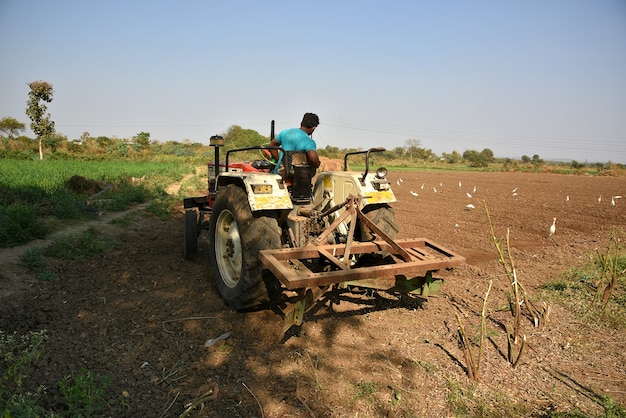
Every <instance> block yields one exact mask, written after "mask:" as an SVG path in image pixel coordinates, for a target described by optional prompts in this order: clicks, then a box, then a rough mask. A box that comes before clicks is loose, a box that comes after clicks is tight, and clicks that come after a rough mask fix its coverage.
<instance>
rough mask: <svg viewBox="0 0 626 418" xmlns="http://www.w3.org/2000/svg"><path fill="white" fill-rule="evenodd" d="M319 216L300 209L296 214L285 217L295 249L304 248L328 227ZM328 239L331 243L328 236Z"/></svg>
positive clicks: (310, 211)
mask: <svg viewBox="0 0 626 418" xmlns="http://www.w3.org/2000/svg"><path fill="white" fill-rule="evenodd" d="M320 215H321V213H320V212H319V211H317V210H310V209H305V208H300V209H299V210H298V211H297V214H290V215H289V216H288V217H287V222H288V223H289V235H290V239H291V241H293V244H294V246H295V247H305V246H306V245H307V244H309V243H310V242H312V241H313V240H315V238H316V237H318V236H319V235H320V234H321V233H322V232H323V231H324V230H325V229H326V228H327V227H328V225H327V223H326V222H324V220H323V219H322V218H321V216H320ZM328 239H329V243H333V242H332V239H333V238H332V236H330V235H329V238H328Z"/></svg>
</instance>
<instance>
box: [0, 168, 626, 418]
mask: <svg viewBox="0 0 626 418" xmlns="http://www.w3.org/2000/svg"><path fill="white" fill-rule="evenodd" d="M390 178H391V180H392V181H393V185H394V190H395V192H396V195H397V197H398V203H397V204H395V206H394V207H395V211H396V220H397V222H398V223H399V225H400V226H401V232H400V234H399V236H398V238H420V237H426V238H429V239H431V240H433V241H434V242H436V243H438V244H440V245H443V246H445V247H447V248H449V249H451V250H453V251H455V252H457V253H459V254H461V255H464V256H465V257H467V264H466V265H464V266H462V267H459V268H457V269H455V270H454V271H452V272H449V273H446V275H445V283H444V286H443V289H442V292H441V294H440V295H439V296H437V297H430V298H429V299H428V300H424V299H421V298H417V297H398V296H397V295H388V294H385V293H376V292H371V291H370V292H367V293H365V294H361V293H354V294H345V295H340V296H337V297H336V298H335V301H336V302H337V301H340V302H341V303H340V304H339V305H333V308H332V309H330V308H329V304H328V302H327V301H326V302H325V303H324V304H323V305H321V306H318V307H317V308H316V309H315V310H314V312H313V313H312V314H311V315H309V316H308V317H307V318H306V323H305V324H304V325H303V327H302V329H301V332H300V333H299V334H297V335H290V336H284V335H283V333H282V322H281V319H280V318H279V316H278V315H276V314H275V313H274V312H272V311H269V310H264V311H259V312H251V313H238V312H233V311H231V310H229V309H227V308H226V307H225V306H224V304H223V302H222V300H221V299H220V297H219V296H218V294H217V290H216V287H215V285H214V284H213V283H212V281H211V280H212V272H211V270H210V267H209V263H208V260H207V254H208V250H207V241H206V237H205V236H204V235H203V236H202V237H201V239H200V245H199V256H198V257H197V259H195V260H194V261H186V260H184V258H183V248H182V242H183V223H182V209H181V212H180V213H178V214H177V215H176V216H174V217H173V218H172V219H171V220H167V221H162V220H159V219H157V218H155V217H153V216H151V215H149V214H147V213H144V212H142V211H137V212H135V214H134V215H128V216H129V217H130V219H131V220H132V222H129V223H122V224H106V225H107V227H106V228H105V229H106V231H107V233H108V234H111V235H112V236H115V237H116V239H117V240H118V242H119V245H118V246H117V247H115V248H113V249H110V250H107V251H106V252H105V253H103V254H101V255H97V256H94V257H92V258H90V259H89V260H88V261H86V262H70V261H68V262H62V263H57V264H55V265H54V268H55V269H56V272H57V274H58V278H57V279H56V280H54V281H49V282H42V281H37V280H35V279H34V278H32V274H31V273H29V272H28V271H27V270H25V269H24V268H23V267H21V266H20V265H19V263H18V262H17V260H16V258H15V257H9V256H7V254H9V252H10V251H9V250H0V328H1V329H3V330H5V331H8V332H12V331H17V332H18V333H25V332H27V331H33V330H40V329H45V330H46V332H47V335H48V340H47V342H46V344H45V351H44V353H43V355H42V357H41V359H40V360H39V361H38V362H37V363H36V364H35V367H34V368H33V371H32V374H31V376H30V378H29V380H28V382H27V384H28V387H30V388H31V389H34V388H35V387H36V386H37V385H45V386H46V387H47V388H48V398H49V399H50V400H51V399H54V394H55V391H56V387H57V384H58V382H59V381H60V380H61V379H62V378H63V377H64V376H67V375H70V374H76V373H79V372H80V370H81V369H82V368H85V369H87V370H90V371H91V372H92V373H94V374H95V375H97V376H104V375H108V376H109V377H110V385H109V388H108V390H107V392H106V395H105V398H106V401H107V406H106V408H105V411H106V413H105V414H104V415H105V416H114V417H160V416H167V417H178V416H180V415H181V414H183V413H184V411H185V410H186V409H187V408H188V406H189V405H190V403H192V402H194V401H198V402H197V403H196V407H195V408H193V409H192V410H191V412H190V413H189V415H188V416H208V417H287V416H289V417H292V416H293V417H298V416H300V417H324V416H328V417H347V416H350V417H357V416H358V417H386V416H389V417H423V416H455V415H463V414H462V413H461V412H459V409H458V407H459V405H462V404H467V405H468V408H470V409H469V410H468V412H467V413H466V415H469V416H476V415H486V416H513V415H525V416H540V415H542V414H547V413H549V412H550V411H562V412H564V411H576V410H579V411H582V412H584V413H585V414H587V415H588V416H597V415H600V414H602V412H603V410H602V409H601V408H600V407H599V405H598V404H597V403H596V402H594V400H593V399H594V398H596V397H598V396H610V397H611V398H612V399H614V400H615V401H616V402H618V403H619V404H621V405H622V406H624V407H626V339H625V338H624V332H623V329H621V330H619V331H613V332H607V331H606V330H603V329H601V328H599V327H598V326H594V325H590V324H587V323H586V322H585V320H584V319H583V318H581V317H579V316H576V315H572V314H571V313H570V312H567V311H566V310H564V309H563V308H561V307H559V306H553V307H552V312H551V315H550V317H549V321H548V322H547V323H546V325H545V326H544V327H543V328H541V329H536V328H534V327H533V326H532V324H531V322H530V321H529V320H528V319H527V318H524V319H523V321H522V332H523V333H524V334H526V336H527V349H526V351H525V354H524V356H523V358H522V360H521V362H520V364H519V366H518V367H517V368H516V369H512V368H511V367H510V365H509V364H508V362H507V360H506V355H505V353H506V351H507V347H506V342H505V337H504V334H503V330H502V326H503V324H507V323H510V322H511V318H510V314H508V313H507V312H506V310H505V309H503V307H505V306H506V305H507V302H506V296H505V292H506V291H507V290H508V289H509V284H508V281H507V278H506V276H504V275H503V270H502V268H501V266H500V265H499V263H498V261H497V253H496V251H495V248H494V245H493V243H492V241H491V236H490V234H489V228H488V224H487V220H486V216H485V214H484V210H483V207H484V203H485V202H486V204H487V206H488V208H489V212H490V214H491V219H492V221H493V224H494V227H495V231H496V236H498V237H504V236H505V233H506V229H507V228H509V229H510V237H511V245H512V255H513V257H514V260H515V263H516V268H517V274H518V277H519V279H520V281H521V282H522V283H523V284H524V286H525V287H526V290H527V291H528V292H529V293H530V294H531V295H532V294H534V293H535V292H539V290H538V288H539V286H540V285H541V284H542V283H545V282H547V281H552V280H555V279H558V278H559V276H560V274H561V272H563V271H565V270H568V269H570V268H572V267H574V266H581V265H583V264H585V263H587V262H588V260H589V255H590V254H593V253H594V251H595V249H596V248H600V249H603V248H604V247H605V245H606V243H607V241H608V239H609V236H610V232H611V229H612V228H613V227H618V228H621V229H622V230H626V199H622V200H619V199H618V200H616V205H615V206H612V205H611V196H615V195H624V196H625V197H626V178H624V177H611V176H602V177H591V176H569V175H554V174H524V173H402V172H396V173H391V174H390ZM400 179H402V181H400ZM422 185H423V187H422ZM474 187H476V189H475V190H474ZM435 189H436V191H435ZM514 190H515V192H514ZM411 192H414V193H416V194H418V196H414V195H413V194H411ZM468 193H469V194H471V195H472V196H471V197H469V195H468ZM600 196H602V199H601V201H599V197H600ZM469 203H472V204H473V205H474V206H475V209H469V210H468V209H467V208H466V205H468V204H469ZM555 217H556V233H555V235H554V236H553V237H548V228H549V226H550V224H551V223H552V220H553V218H555ZM116 225H121V226H116ZM103 226H104V224H103ZM489 280H493V289H492V291H491V294H490V296H489V300H488V309H487V318H488V321H487V328H488V330H489V333H490V335H491V339H490V340H489V341H488V343H487V344H486V345H485V353H484V355H483V359H482V363H481V375H480V379H479V381H478V382H477V383H476V384H473V383H472V382H471V381H470V380H469V379H468V377H467V374H466V368H465V367H466V364H465V360H464V358H463V355H462V351H461V349H460V347H459V342H458V332H457V330H458V325H457V320H456V315H457V314H458V315H459V316H460V317H461V319H462V321H463V322H464V324H465V327H466V329H469V330H473V329H475V328H476V326H477V324H478V321H479V318H480V316H479V315H480V311H481V308H482V301H483V297H484V294H485V292H486V290H487V284H488V282H489ZM226 332H230V333H231V334H230V338H228V339H226V340H224V341H221V342H219V343H217V344H215V345H213V346H211V347H208V348H207V347H205V342H206V341H207V340H208V339H212V338H216V337H218V336H220V335H222V334H224V333H226ZM203 396H204V399H203V398H202V397H203ZM202 400H203V401H202ZM472 408H473V409H472Z"/></svg>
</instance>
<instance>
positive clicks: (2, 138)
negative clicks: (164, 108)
mask: <svg viewBox="0 0 626 418" xmlns="http://www.w3.org/2000/svg"><path fill="white" fill-rule="evenodd" d="M28 86H29V88H30V92H29V93H28V101H27V108H26V115H27V116H28V117H29V118H30V120H31V123H30V128H31V130H32V131H33V132H34V133H35V135H36V138H35V139H32V138H29V137H27V136H24V135H23V132H24V131H25V130H26V124H24V123H22V122H20V121H19V120H17V119H15V118H13V117H9V116H7V117H4V118H2V119H0V133H2V135H0V157H3V158H28V159H31V158H33V157H34V155H37V154H38V156H39V159H42V160H43V159H44V154H46V155H47V158H53V159H70V158H81V159H100V160H106V159H115V158H153V157H155V156H158V155H162V156H175V157H200V158H210V157H211V156H212V155H213V150H212V149H211V148H210V147H209V146H207V145H204V144H201V143H198V142H191V141H190V140H184V141H183V142H177V141H164V142H161V141H156V140H152V139H151V138H150V133H149V132H139V133H138V134H136V135H134V136H133V137H131V138H117V137H107V136H97V137H93V136H91V135H90V134H89V132H84V133H83V134H82V135H81V137H80V138H77V139H72V140H70V139H68V138H67V137H66V136H65V135H63V134H60V133H57V132H56V130H55V124H54V121H53V120H52V117H51V115H50V113H49V112H48V109H47V105H46V104H47V103H50V102H51V101H52V99H53V96H54V89H53V87H52V85H51V84H50V83H48V82H46V81H34V82H32V83H29V84H28ZM222 136H223V137H224V140H225V143H226V150H228V149H232V148H235V147H247V146H252V145H262V144H267V143H269V139H270V138H269V137H265V136H263V135H261V134H259V133H258V132H257V131H254V130H252V129H244V128H242V127H241V126H238V125H233V126H231V127H230V128H229V129H228V130H227V132H225V133H223V134H222ZM351 151H357V149H353V148H343V149H341V148H339V147H333V146H326V147H325V148H321V149H318V153H319V154H320V155H321V156H322V157H327V158H343V155H344V154H345V153H346V152H351ZM379 157H380V158H382V159H384V160H390V161H396V162H398V163H399V164H409V165H410V164H412V163H419V162H438V163H448V164H468V165H470V166H472V167H488V166H489V165H490V164H492V163H496V162H497V163H502V164H504V165H505V166H506V165H515V164H519V163H521V164H525V165H534V166H539V165H542V164H544V160H543V159H542V158H541V157H540V156H539V155H538V154H535V155H533V156H532V157H529V156H527V155H523V156H522V157H521V159H520V160H515V159H511V158H505V159H497V158H496V157H495V156H494V153H493V151H492V150H490V149H489V148H485V149H483V150H482V151H477V150H465V151H464V152H463V153H462V154H461V153H459V152H458V151H452V152H451V153H445V152H444V153H442V155H441V156H439V155H437V154H435V153H434V152H433V151H432V150H431V149H427V148H423V147H421V146H420V140H419V139H407V140H406V141H405V143H404V146H399V147H395V148H393V149H391V150H387V151H385V152H383V153H382V155H379ZM586 165H587V164H585V163H579V162H577V161H572V163H571V166H572V167H573V168H583V167H585V166H586ZM594 165H595V166H598V167H600V168H601V166H603V165H604V164H602V163H599V164H594Z"/></svg>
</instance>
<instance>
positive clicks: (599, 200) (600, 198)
mask: <svg viewBox="0 0 626 418" xmlns="http://www.w3.org/2000/svg"><path fill="white" fill-rule="evenodd" d="M600 202H602V195H600V197H598V203H600Z"/></svg>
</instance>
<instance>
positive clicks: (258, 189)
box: [252, 184, 272, 194]
mask: <svg viewBox="0 0 626 418" xmlns="http://www.w3.org/2000/svg"><path fill="white" fill-rule="evenodd" d="M252 193H254V194H272V185H271V184H253V185H252Z"/></svg>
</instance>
